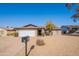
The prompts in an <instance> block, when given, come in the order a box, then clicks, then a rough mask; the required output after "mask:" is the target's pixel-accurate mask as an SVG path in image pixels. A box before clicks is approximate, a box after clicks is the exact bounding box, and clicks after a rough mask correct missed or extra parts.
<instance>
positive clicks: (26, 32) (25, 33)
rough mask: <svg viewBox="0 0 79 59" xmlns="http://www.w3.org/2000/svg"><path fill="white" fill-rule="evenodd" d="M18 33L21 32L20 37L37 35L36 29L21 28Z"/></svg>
mask: <svg viewBox="0 0 79 59" xmlns="http://www.w3.org/2000/svg"><path fill="white" fill-rule="evenodd" d="M18 34H19V37H24V36H31V37H34V36H36V30H19V31H18Z"/></svg>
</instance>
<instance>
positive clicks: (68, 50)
mask: <svg viewBox="0 0 79 59" xmlns="http://www.w3.org/2000/svg"><path fill="white" fill-rule="evenodd" d="M38 38H40V39H43V40H44V43H45V45H42V46H38V45H36V41H37V39H38ZM33 45H34V49H32V50H31V51H30V48H31V46H33ZM29 51H30V52H29ZM27 52H28V53H27V54H28V56H79V36H69V35H61V34H58V35H55V34H54V35H52V36H44V37H42V36H39V37H32V38H30V40H29V41H28V42H27ZM0 56H25V44H24V43H23V42H21V38H20V37H12V36H6V37H0Z"/></svg>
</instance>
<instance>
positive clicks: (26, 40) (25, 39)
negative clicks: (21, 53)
mask: <svg viewBox="0 0 79 59" xmlns="http://www.w3.org/2000/svg"><path fill="white" fill-rule="evenodd" d="M28 41H29V36H26V37H22V42H24V43H25V56H28V55H27V42H28Z"/></svg>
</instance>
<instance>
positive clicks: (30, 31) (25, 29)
mask: <svg viewBox="0 0 79 59" xmlns="http://www.w3.org/2000/svg"><path fill="white" fill-rule="evenodd" d="M42 29H43V28H42V27H38V26H36V25H32V24H28V25H25V26H22V27H18V28H15V30H16V32H18V36H19V37H24V36H31V37H35V36H37V35H40V34H41V30H42Z"/></svg>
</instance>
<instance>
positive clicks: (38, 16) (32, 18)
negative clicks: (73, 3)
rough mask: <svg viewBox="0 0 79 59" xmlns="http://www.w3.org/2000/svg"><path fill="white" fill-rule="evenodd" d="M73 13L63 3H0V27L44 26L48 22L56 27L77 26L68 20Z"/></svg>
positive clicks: (78, 23) (77, 23)
mask: <svg viewBox="0 0 79 59" xmlns="http://www.w3.org/2000/svg"><path fill="white" fill-rule="evenodd" d="M74 13H75V11H74V10H72V11H70V10H68V9H67V8H66V7H65V4H64V3H0V27H6V26H11V27H20V26H24V25H27V24H34V25H37V26H45V25H46V23H47V22H48V21H51V22H52V23H54V24H55V25H56V26H58V27H61V26H62V25H79V21H77V22H76V23H74V22H73V19H71V18H70V17H71V16H72V15H73V14H74Z"/></svg>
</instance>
